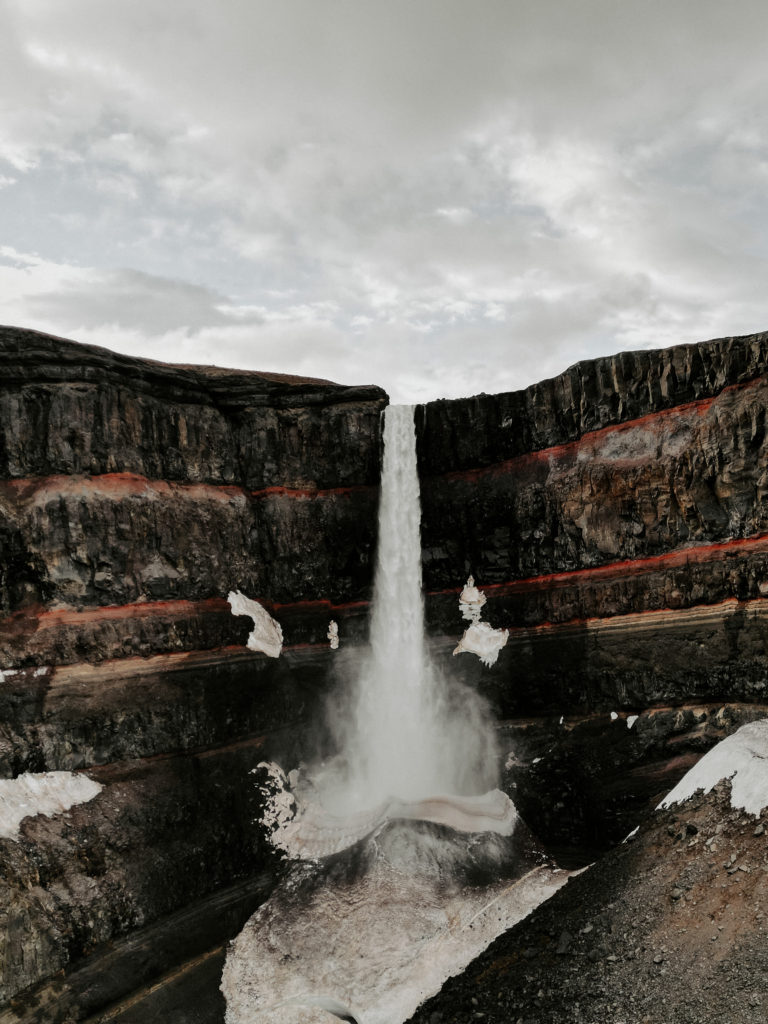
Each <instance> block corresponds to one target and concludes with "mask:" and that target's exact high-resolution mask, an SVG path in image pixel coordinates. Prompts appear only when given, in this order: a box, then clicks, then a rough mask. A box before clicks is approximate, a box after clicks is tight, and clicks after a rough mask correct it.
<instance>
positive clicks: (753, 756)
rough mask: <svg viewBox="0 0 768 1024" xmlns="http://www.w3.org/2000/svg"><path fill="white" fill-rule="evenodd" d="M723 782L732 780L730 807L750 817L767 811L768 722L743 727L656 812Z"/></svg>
mask: <svg viewBox="0 0 768 1024" xmlns="http://www.w3.org/2000/svg"><path fill="white" fill-rule="evenodd" d="M723 779H730V780H731V806H732V807H738V808H743V809H744V810H745V811H746V812H747V813H748V814H755V815H757V814H760V812H761V811H762V809H763V808H764V807H768V719H765V718H762V719H760V721H758V722H750V723H749V724H748V725H742V727H741V728H740V729H737V730H736V732H735V733H733V734H732V735H731V736H726V738H725V739H724V740H721V741H720V743H718V744H717V746H715V747H713V748H712V749H711V750H710V751H709V752H708V753H706V754H705V755H704V757H702V759H701V760H700V761H698V762H697V763H696V764H695V765H694V766H693V768H691V770H690V771H689V772H688V773H687V774H686V775H684V776H683V777H682V779H681V780H680V781H679V782H678V784H677V785H676V786H675V788H674V789H673V790H672V791H671V792H670V793H668V794H667V795H666V796H665V797H664V799H663V800H662V801H661V803H660V804H659V806H658V808H657V810H661V809H662V808H665V807H671V806H672V804H680V803H682V802H683V801H684V800H687V799H688V798H689V797H691V796H693V794H694V793H695V792H696V791H697V790H698V789H703V790H704V792H705V793H709V792H710V790H712V789H714V788H715V786H716V785H717V784H718V782H721V781H722V780H723Z"/></svg>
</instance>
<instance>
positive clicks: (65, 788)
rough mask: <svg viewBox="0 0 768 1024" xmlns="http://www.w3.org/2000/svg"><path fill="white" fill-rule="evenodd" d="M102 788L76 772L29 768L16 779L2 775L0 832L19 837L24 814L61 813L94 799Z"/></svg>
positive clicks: (0, 786) (8, 837) (0, 787)
mask: <svg viewBox="0 0 768 1024" xmlns="http://www.w3.org/2000/svg"><path fill="white" fill-rule="evenodd" d="M102 788H103V787H102V786H101V785H100V784H99V783H98V782H95V781H94V780H93V779H91V778H89V777H88V776H87V775H80V774H76V773H75V772H40V773H36V774H33V773H32V772H26V773H25V774H24V775H19V777H18V778H16V779H0V836H3V837H4V838H5V839H20V838H21V833H20V831H19V825H20V824H21V822H22V821H23V819H24V818H29V817H34V816H35V815H37V814H46V815H48V816H49V817H50V816H51V815H53V814H59V813H60V812H61V811H66V810H69V808H70V807H74V806H75V804H84V803H87V802H88V801H89V800H93V798H94V797H95V796H96V795H97V794H98V793H100V792H101V790H102Z"/></svg>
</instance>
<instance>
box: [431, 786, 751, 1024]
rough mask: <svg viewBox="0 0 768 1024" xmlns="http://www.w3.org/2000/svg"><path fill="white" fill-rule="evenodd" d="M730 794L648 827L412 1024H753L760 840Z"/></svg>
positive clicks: (695, 800) (500, 942)
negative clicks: (731, 800)
mask: <svg viewBox="0 0 768 1024" xmlns="http://www.w3.org/2000/svg"><path fill="white" fill-rule="evenodd" d="M729 795H730V784H729V783H727V782H724V783H720V784H719V785H718V786H717V787H716V788H715V789H714V790H713V791H712V793H710V794H709V795H708V796H703V795H702V794H701V793H698V794H696V795H695V796H693V797H692V798H690V799H689V800H688V801H687V802H686V803H684V804H681V805H678V806H675V807H673V808H671V809H669V810H666V811H661V812H656V813H654V814H652V815H651V816H650V817H649V818H648V819H647V820H646V822H645V823H644V824H643V825H642V826H641V827H640V828H639V830H638V832H637V834H636V835H635V836H634V837H633V838H632V839H631V840H630V841H628V842H625V843H624V844H623V845H621V846H620V847H618V848H616V849H614V850H612V851H611V852H609V853H608V854H607V855H606V856H605V857H604V858H603V859H601V860H600V861H599V862H598V863H596V864H594V865H593V866H592V867H591V868H589V869H587V870H586V871H585V872H584V873H582V874H581V875H579V876H578V877H576V878H574V879H572V880H571V881H570V882H569V883H568V884H567V885H566V886H565V887H564V888H563V889H561V890H560V891H559V892H558V893H556V895H555V896H553V897H552V898H551V899H550V900H549V901H548V902H547V903H545V904H543V905H542V906H540V907H539V908H538V909H537V910H536V911H534V913H533V914H531V916H530V917H528V918H527V919H526V920H524V921H522V922H521V923H520V924H519V925H517V926H516V927H515V928H513V929H511V930H510V931H509V932H507V933H506V934H504V935H502V936H501V937H500V938H499V939H497V940H496V942H494V943H493V945H492V946H490V947H489V948H488V949H487V950H486V951H485V953H483V954H482V955H481V956H480V957H478V959H477V960H475V961H474V962H473V963H472V964H471V965H470V966H469V967H468V968H467V969H466V970H465V971H464V972H463V973H462V974H460V975H458V976H457V977H455V978H452V979H451V980H450V981H449V982H448V983H447V984H446V985H445V986H444V987H443V989H442V991H441V992H440V993H439V994H438V995H437V996H435V997H434V998H433V999H430V1000H429V1001H428V1002H426V1003H425V1004H424V1005H423V1006H422V1007H421V1008H420V1010H419V1011H418V1012H417V1013H416V1014H415V1015H414V1017H413V1018H411V1020H412V1022H413V1024H453V1022H467V1021H483V1022H485V1024H495V1022H498V1024H502V1022H503V1024H566V1022H567V1024H575V1022H584V1024H603V1022H606V1024H607V1022H611V1024H622V1022H623V1024H704V1022H714V1021H719V1022H723V1024H747V1022H748V1024H754V1022H755V1021H759V1020H764V1019H766V1016H767V1015H768V943H766V917H765V914H766V913H768V902H767V901H766V897H767V896H768V832H766V829H765V827H764V825H763V824H762V822H761V820H760V819H759V818H756V817H754V816H752V815H749V814H746V813H745V812H744V811H738V810H734V809H733V808H732V807H731V806H730V800H729ZM764 814H766V820H767V821H768V812H764Z"/></svg>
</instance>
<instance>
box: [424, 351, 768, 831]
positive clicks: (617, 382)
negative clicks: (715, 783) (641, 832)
mask: <svg viewBox="0 0 768 1024" xmlns="http://www.w3.org/2000/svg"><path fill="white" fill-rule="evenodd" d="M767 409H768V335H766V334H758V335H751V336H749V337H742V338H728V339H722V340H718V341H713V342H708V343H704V344H700V345H684V346H678V347H675V348H670V349H664V350H661V351H647V352H646V351H643V352H629V353H621V354H619V355H616V356H612V357H607V358H603V359H597V360H593V361H590V362H585V363H579V364H577V365H576V366H574V367H571V369H569V370H567V371H566V372H565V373H563V374H561V375H560V376H559V377H556V378H554V379H552V380H547V381H543V382H542V383H540V384H537V385H534V386H533V387H531V388H528V389H527V390H525V391H521V392H516V393H513V394H504V395H480V396H478V397H476V398H471V399H460V400H456V401H439V402H432V403H430V404H429V405H427V406H424V407H421V408H420V410H419V415H418V417H417V422H418V439H419V440H418V443H419V465H420V473H421V477H422V506H423V508H422V515H423V520H422V543H423V556H424V558H423V565H424V585H425V589H426V591H427V595H428V596H427V616H428V622H429V628H430V631H431V632H432V634H433V643H434V645H435V648H436V650H438V651H441V652H442V653H443V654H447V653H448V651H449V649H450V646H451V645H452V643H453V642H454V640H453V638H454V637H455V636H456V635H457V633H460V630H461V628H462V625H461V623H460V619H459V617H458V609H457V598H458V593H459V590H460V589H461V585H462V584H463V581H464V578H465V577H466V575H467V574H468V573H470V572H472V573H473V574H474V576H475V578H476V581H477V583H478V584H479V585H480V587H481V589H482V590H483V591H484V593H485V595H486V597H487V599H488V602H487V605H486V615H485V617H486V618H487V620H488V621H489V622H490V623H491V624H492V625H493V626H497V627H503V628H507V629H509V634H510V635H509V640H508V643H507V646H506V647H505V648H504V650H503V651H502V652H501V655H500V658H499V661H498V663H497V665H496V666H495V667H494V668H493V670H491V671H488V670H483V671H480V670H479V669H478V667H477V665H476V664H472V662H474V659H473V658H472V656H471V655H467V654H463V655H460V656H459V659H457V660H461V661H462V662H463V666H462V667H464V665H466V664H468V663H469V668H468V671H469V673H470V675H472V676H473V678H475V679H476V681H477V685H479V686H480V687H482V688H483V689H484V690H485V692H486V693H487V695H488V696H489V699H490V700H491V701H492V703H493V705H494V707H495V710H496V712H497V714H498V716H499V718H500V720H501V721H502V725H501V726H500V728H501V731H502V736H503V738H504V742H505V743H506V746H507V749H508V750H509V752H510V756H509V758H508V761H507V777H506V782H507V785H508V786H509V787H510V789H511V791H512V792H513V793H514V795H515V798H516V800H517V802H518V804H519V805H520V806H521V809H522V810H523V811H524V813H527V815H528V820H529V824H531V825H532V827H533V828H534V830H537V829H538V831H539V832H540V833H541V834H542V835H545V836H548V837H549V838H550V839H553V840H555V841H560V842H561V843H563V844H565V845H567V844H568V843H569V842H573V841H578V842H580V843H585V842H586V843H589V842H593V843H594V844H595V845H600V843H601V842H605V841H610V840H616V839H620V838H621V836H622V829H625V830H626V825H627V823H628V822H629V821H631V820H632V815H633V814H635V813H636V812H637V807H638V802H642V801H647V800H650V799H653V798H654V796H655V795H656V794H657V793H659V792H663V791H665V790H666V789H668V788H670V786H671V785H672V784H673V783H674V782H675V781H676V780H677V778H678V777H679V776H680V775H681V774H682V773H683V772H684V771H685V770H686V768H687V767H689V766H690V764H691V763H692V762H693V761H694V760H695V759H696V758H697V757H698V756H699V755H700V753H701V752H702V750H704V749H706V748H707V747H708V746H709V745H711V744H712V743H713V742H714V741H715V740H716V739H719V738H721V737H722V736H723V735H724V734H725V732H727V731H729V729H731V728H733V727H734V725H736V724H740V723H741V722H742V721H744V720H747V719H749V718H751V717H756V716H758V715H762V714H765V711H766V704H767V703H768V689H767V684H768V650H767V649H766V643H767V642H768V600H766V598H767V597H768V503H766V497H767V496H768V448H767V447H766V410H767ZM449 636H450V637H451V640H450V641H449V640H448V639H447V638H448V637H449ZM441 638H442V639H441ZM635 716H636V717H635ZM548 790H549V793H550V799H549V800H547V799H546V797H545V798H544V799H542V794H545V793H547V791H548Z"/></svg>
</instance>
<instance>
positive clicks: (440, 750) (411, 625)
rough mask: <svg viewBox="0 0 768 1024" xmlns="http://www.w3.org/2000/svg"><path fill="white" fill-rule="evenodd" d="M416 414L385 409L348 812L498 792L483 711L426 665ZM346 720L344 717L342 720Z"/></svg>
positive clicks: (349, 755) (348, 744) (346, 728)
mask: <svg viewBox="0 0 768 1024" xmlns="http://www.w3.org/2000/svg"><path fill="white" fill-rule="evenodd" d="M420 525H421V504H420V494H419V477H418V472H417V465H416V434H415V428H414V410H413V406H404V405H394V406H389V407H388V409H387V410H386V413H385V420H384V463H383V467H382V477H381V502H380V506H379V542H378V555H377V562H376V575H375V581H374V595H373V609H372V619H371V644H370V651H369V653H368V655H367V657H366V659H365V662H364V664H363V666H362V669H361V671H360V673H359V675H358V678H357V681H356V687H355V691H354V693H353V698H352V714H349V713H348V714H347V716H346V722H344V723H343V725H342V729H341V733H342V746H343V750H344V753H345V756H346V761H347V779H346V782H347V785H346V787H345V788H346V797H347V806H348V808H354V809H359V808H362V807H371V806H373V805H374V804H376V803H377V802H379V801H381V800H383V799H386V798H387V797H398V798H401V799H404V800H420V799H423V798H425V797H427V796H433V795H435V794H453V795H459V794H475V793H481V792H484V791H485V790H488V789H489V788H491V787H492V786H493V785H495V783H496V757H495V753H496V751H495V744H494V739H493V729H492V726H491V724H490V721H489V718H488V716H487V714H486V713H485V707H484V705H483V703H482V701H481V700H480V699H479V698H478V697H477V696H476V694H474V693H473V692H472V691H470V690H468V689H467V688H466V687H464V686H462V685H460V684H458V683H457V682H455V681H452V680H448V679H446V678H443V677H441V674H440V673H439V672H438V671H437V670H436V668H435V666H434V665H433V663H432V661H431V659H430V656H429V652H428V649H427V644H426V639H425V633H424V601H423V597H422V589H421V531H420ZM341 717H344V716H341Z"/></svg>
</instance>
